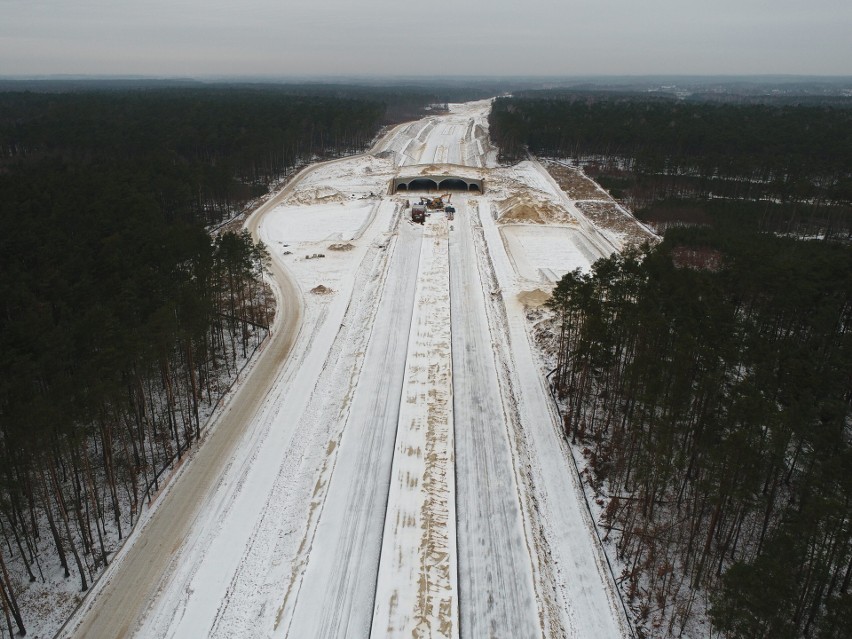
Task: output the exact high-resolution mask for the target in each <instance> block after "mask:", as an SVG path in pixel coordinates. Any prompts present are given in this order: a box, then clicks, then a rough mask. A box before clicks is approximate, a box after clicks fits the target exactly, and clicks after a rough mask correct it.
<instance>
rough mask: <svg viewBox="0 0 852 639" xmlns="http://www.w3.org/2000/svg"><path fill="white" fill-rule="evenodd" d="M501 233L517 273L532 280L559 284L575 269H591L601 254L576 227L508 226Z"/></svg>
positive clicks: (502, 228) (501, 229)
mask: <svg viewBox="0 0 852 639" xmlns="http://www.w3.org/2000/svg"><path fill="white" fill-rule="evenodd" d="M500 235H501V237H502V239H503V242H504V243H505V246H506V252H507V254H508V256H509V259H510V260H511V262H512V267H513V268H514V271H515V274H516V275H517V276H518V277H519V278H522V279H524V280H528V281H530V282H535V283H546V284H555V283H556V282H557V281H559V279H560V278H561V277H562V276H563V275H565V274H566V273H567V272H569V271H572V270H574V269H575V268H581V269H583V270H584V271H588V270H589V267H590V266H591V264H592V262H594V261H595V260H596V259H597V258H598V257H600V255H596V254H595V253H594V249H593V248H592V247H590V246H589V243H588V242H587V241H586V240H585V237H584V236H583V234H582V233H581V232H580V231H579V230H578V229H577V228H576V227H574V228H572V227H560V226H532V225H510V226H509V225H507V226H502V227H501V228H500Z"/></svg>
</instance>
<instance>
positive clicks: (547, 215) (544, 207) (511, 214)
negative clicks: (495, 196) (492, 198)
mask: <svg viewBox="0 0 852 639" xmlns="http://www.w3.org/2000/svg"><path fill="white" fill-rule="evenodd" d="M497 211H498V213H499V217H498V218H497V221H498V222H500V223H501V224H575V223H576V220H575V219H574V217H573V216H572V215H571V214H570V213H569V212H568V211H566V210H565V209H563V208H562V207H561V206H558V205H557V204H555V203H554V202H550V201H548V200H542V199H538V198H534V197H531V196H528V195H515V196H512V197H510V198H508V199H505V200H503V201H502V202H498V203H497Z"/></svg>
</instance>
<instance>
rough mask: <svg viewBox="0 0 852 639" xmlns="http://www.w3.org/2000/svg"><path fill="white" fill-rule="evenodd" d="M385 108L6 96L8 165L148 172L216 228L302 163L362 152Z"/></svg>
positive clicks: (323, 100) (345, 103) (268, 95)
mask: <svg viewBox="0 0 852 639" xmlns="http://www.w3.org/2000/svg"><path fill="white" fill-rule="evenodd" d="M384 109H385V107H384V105H383V104H381V103H379V102H371V101H368V100H354V99H341V98H333V97H307V96H292V95H287V94H283V93H280V92H276V91H262V90H247V89H243V90H236V89H231V90H226V89H217V90H213V89H208V90H200V89H195V90H184V89H180V90H179V89H173V90H160V91H128V92H85V93H63V94H40V93H5V94H0V169H3V170H14V169H15V167H16V166H18V165H21V164H23V165H25V166H27V167H34V166H35V165H36V163H38V162H42V161H43V162H45V164H44V167H43V169H42V170H43V171H55V170H57V169H58V168H59V167H70V166H77V167H79V165H83V166H86V167H87V168H88V169H90V170H91V171H92V172H95V173H97V174H104V173H107V174H108V173H111V172H116V171H123V172H124V173H129V174H132V175H137V176H138V175H141V176H144V179H145V180H147V181H148V182H149V184H150V186H151V189H150V191H151V193H152V194H153V195H154V196H155V197H156V198H157V199H158V200H159V202H158V204H159V206H160V208H161V209H162V210H163V211H164V212H165V213H166V214H167V215H169V216H173V217H177V216H179V217H182V218H183V219H185V220H190V221H195V220H198V221H201V222H202V223H205V224H214V223H216V222H218V221H220V220H222V219H225V218H227V217H229V216H230V215H233V213H234V212H235V211H237V210H239V208H240V207H241V206H242V205H244V204H245V203H246V202H247V201H248V200H249V199H251V198H252V197H256V196H257V195H260V194H262V193H265V192H266V189H267V187H268V185H269V184H270V183H272V182H274V181H275V180H278V179H280V178H281V177H283V176H284V175H286V174H287V173H288V172H290V171H292V169H293V168H294V167H295V166H297V165H299V164H300V163H304V162H305V161H308V160H310V159H311V158H313V157H328V156H338V155H343V154H347V153H354V152H356V151H360V150H362V149H363V148H364V147H365V146H366V144H367V143H368V142H369V141H370V140H371V139H372V138H373V137H374V136H375V135H376V133H377V132H378V130H379V127H380V126H381V120H382V117H383V115H384ZM74 170H80V169H79V168H75V169H74Z"/></svg>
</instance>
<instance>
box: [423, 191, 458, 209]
mask: <svg viewBox="0 0 852 639" xmlns="http://www.w3.org/2000/svg"><path fill="white" fill-rule="evenodd" d="M452 197H453V194H452V193H444V194H443V195H439V196H438V197H435V198H430V197H421V198H420V204H425V205H426V206H427V207H428V208H430V209H434V210H436V211H440V210H442V209H443V208H444V206H445V205H444V198H447V204H449V203H450V199H451V198H452Z"/></svg>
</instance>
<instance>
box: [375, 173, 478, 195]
mask: <svg viewBox="0 0 852 639" xmlns="http://www.w3.org/2000/svg"><path fill="white" fill-rule="evenodd" d="M399 191H467V192H470V193H482V192H483V181H482V180H481V179H480V178H465V177H458V176H455V175H434V176H428V177H426V176H422V175H421V176H416V177H398V178H394V179H393V183H392V185H391V193H398V192H399Z"/></svg>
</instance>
